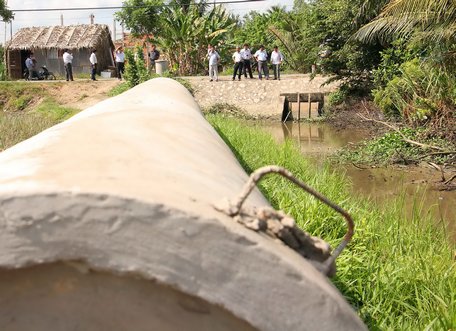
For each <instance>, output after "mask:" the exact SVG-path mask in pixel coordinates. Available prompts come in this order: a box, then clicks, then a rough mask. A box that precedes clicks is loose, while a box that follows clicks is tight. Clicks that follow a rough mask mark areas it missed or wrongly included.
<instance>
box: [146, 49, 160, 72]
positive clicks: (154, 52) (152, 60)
mask: <svg viewBox="0 0 456 331" xmlns="http://www.w3.org/2000/svg"><path fill="white" fill-rule="evenodd" d="M159 58H160V52H159V51H158V50H157V48H156V47H155V45H152V46H151V50H150V52H149V59H150V70H151V71H152V70H154V71H155V61H157V60H158V59H159Z"/></svg>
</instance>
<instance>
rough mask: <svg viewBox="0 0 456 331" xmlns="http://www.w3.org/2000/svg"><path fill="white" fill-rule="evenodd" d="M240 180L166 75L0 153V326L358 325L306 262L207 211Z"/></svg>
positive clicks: (274, 330) (257, 200) (234, 164)
mask: <svg viewBox="0 0 456 331" xmlns="http://www.w3.org/2000/svg"><path fill="white" fill-rule="evenodd" d="M247 178H248V177H247V175H246V173H245V172H244V171H243V169H242V168H241V167H240V165H239V163H238V161H237V160H236V159H235V157H234V156H233V154H232V153H231V151H230V150H229V148H228V147H227V146H226V145H225V143H224V142H223V140H222V139H221V138H220V137H219V136H218V135H217V133H216V132H215V131H214V129H213V128H212V127H211V126H210V125H209V124H208V123H207V122H206V121H205V119H204V117H203V116H202V115H201V112H200V110H199V108H198V106H197V104H196V103H195V101H194V100H193V98H192V96H191V95H190V94H189V93H188V92H187V91H186V89H185V88H184V87H182V86H181V85H180V84H178V83H177V82H175V81H173V80H171V79H165V78H159V79H154V80H151V81H149V82H147V83H144V84H141V85H140V86H137V87H135V88H134V89H132V90H130V91H128V92H125V93H123V94H122V95H120V96H117V97H115V98H111V99H109V100H106V101H103V102H101V103H99V104H97V105H96V106H94V107H91V108H89V109H87V110H85V111H83V112H81V113H80V114H78V115H77V116H74V117H73V118H71V119H70V120H68V121H66V122H64V123H61V124H59V125H57V126H55V127H52V128H50V129H48V130H46V131H44V132H42V133H40V134H38V135H37V136H35V137H33V138H31V139H29V140H27V141H24V142H22V143H20V144H18V145H16V146H14V147H13V148H10V149H8V150H6V151H4V152H3V153H1V154H0V330H34V331H40V330H85V331H87V330H136V331H138V330H160V331H166V330H179V331H180V330H186V331H189V330H190V331H192V330H198V331H201V330H211V331H212V330H271V331H279V330H293V331H296V330H364V329H365V327H364V325H363V324H362V322H361V321H360V320H359V319H358V317H357V316H356V314H355V313H354V312H353V310H352V309H351V307H350V306H349V305H348V304H347V303H346V302H345V301H344V299H343V298H342V296H341V295H340V294H339V292H338V291H337V290H336V289H335V288H334V287H333V286H332V285H331V283H330V282H328V281H327V279H326V278H325V277H324V276H323V275H322V274H320V273H319V272H318V271H316V269H314V268H313V267H312V266H311V265H310V264H309V263H308V262H307V261H306V260H305V259H303V258H302V257H301V256H300V255H298V254H297V253H295V252H294V251H292V250H290V249H289V248H287V247H286V246H285V245H283V244H281V243H280V242H276V241H273V240H271V239H270V238H268V237H266V236H262V235H259V234H258V233H255V232H253V231H251V230H249V229H247V228H245V227H243V226H242V225H240V224H238V223H236V222H234V221H233V220H232V219H231V218H230V217H228V216H226V215H224V214H222V213H220V212H217V211H216V210H215V209H214V208H213V204H214V203H217V202H218V201H220V200H221V199H223V198H225V197H228V198H231V197H233V196H235V195H237V194H238V193H239V192H240V190H241V188H242V186H243V184H244V183H245V181H246V180H247ZM248 203H249V204H250V205H267V201H266V200H265V199H264V197H263V196H262V195H261V194H260V193H259V192H258V191H257V192H255V193H254V194H253V195H252V196H251V197H250V198H249V200H248Z"/></svg>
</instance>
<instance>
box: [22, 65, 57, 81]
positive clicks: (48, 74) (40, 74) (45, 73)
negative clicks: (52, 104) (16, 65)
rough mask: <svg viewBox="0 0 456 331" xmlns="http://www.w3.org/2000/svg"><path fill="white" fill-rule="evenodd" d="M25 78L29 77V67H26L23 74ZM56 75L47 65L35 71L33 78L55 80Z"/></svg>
mask: <svg viewBox="0 0 456 331" xmlns="http://www.w3.org/2000/svg"><path fill="white" fill-rule="evenodd" d="M22 77H23V78H24V79H25V80H30V79H29V70H28V69H27V68H25V69H24V74H23V76H22ZM55 79H56V78H55V75H54V73H53V72H52V71H49V70H48V68H46V66H42V67H41V70H39V71H35V73H34V75H33V77H32V80H55Z"/></svg>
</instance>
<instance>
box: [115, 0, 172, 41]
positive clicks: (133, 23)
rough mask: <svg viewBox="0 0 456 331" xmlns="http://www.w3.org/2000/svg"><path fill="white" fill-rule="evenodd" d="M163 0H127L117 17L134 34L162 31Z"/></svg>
mask: <svg viewBox="0 0 456 331" xmlns="http://www.w3.org/2000/svg"><path fill="white" fill-rule="evenodd" d="M163 4H164V2H163V1H162V0H125V1H124V2H123V7H122V9H121V10H120V11H118V12H117V13H116V18H117V19H118V20H119V21H120V22H122V23H123V24H125V27H126V28H128V29H129V30H130V31H131V32H132V33H133V35H136V36H139V35H148V34H156V33H158V32H159V31H160V16H161V15H162V10H161V8H162V6H163Z"/></svg>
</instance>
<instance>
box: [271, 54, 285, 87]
mask: <svg viewBox="0 0 456 331" xmlns="http://www.w3.org/2000/svg"><path fill="white" fill-rule="evenodd" d="M282 61H283V55H282V53H281V52H280V51H279V47H277V46H274V50H273V51H272V53H271V63H272V69H273V70H274V80H277V79H278V80H280V65H281V64H282Z"/></svg>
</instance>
